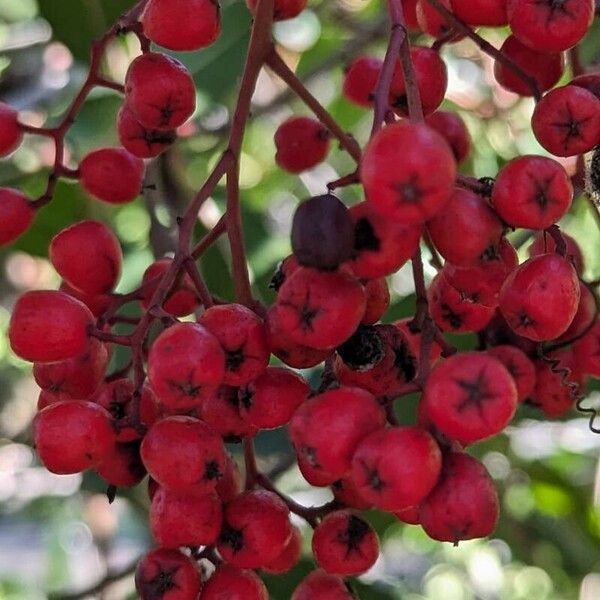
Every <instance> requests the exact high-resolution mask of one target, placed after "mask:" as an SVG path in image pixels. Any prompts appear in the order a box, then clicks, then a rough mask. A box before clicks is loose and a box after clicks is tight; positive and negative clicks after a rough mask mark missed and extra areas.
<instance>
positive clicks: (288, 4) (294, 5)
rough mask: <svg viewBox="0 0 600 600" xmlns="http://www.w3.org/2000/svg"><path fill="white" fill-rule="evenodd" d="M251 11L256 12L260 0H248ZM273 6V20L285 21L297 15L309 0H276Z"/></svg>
mask: <svg viewBox="0 0 600 600" xmlns="http://www.w3.org/2000/svg"><path fill="white" fill-rule="evenodd" d="M246 4H247V5H248V8H249V9H250V11H251V12H255V10H256V6H257V5H258V0H246ZM274 4H275V5H274V7H273V20H275V21H285V20H286V19H293V18H294V17H297V16H298V15H299V14H300V13H301V12H302V11H303V10H304V9H305V8H306V5H307V4H308V0H275V3H274Z"/></svg>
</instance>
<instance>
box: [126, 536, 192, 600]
mask: <svg viewBox="0 0 600 600" xmlns="http://www.w3.org/2000/svg"><path fill="white" fill-rule="evenodd" d="M201 583H202V581H201V578H200V571H199V570H198V567H197V565H196V563H195V562H194V561H193V560H192V559H191V558H189V557H187V556H185V555H184V554H182V553H181V552H179V550H167V549H166V548H158V549H156V550H153V551H152V552H148V554H146V555H145V556H144V557H143V558H142V559H141V560H140V562H139V563H138V566H137V569H136V571H135V587H136V589H137V592H138V594H139V595H140V600H190V598H197V596H198V594H199V593H200V585H201Z"/></svg>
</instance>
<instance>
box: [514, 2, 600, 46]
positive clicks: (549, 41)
mask: <svg viewBox="0 0 600 600" xmlns="http://www.w3.org/2000/svg"><path fill="white" fill-rule="evenodd" d="M594 8H595V6H594V0H541V1H540V0H508V2H507V10H508V22H509V24H510V28H511V30H512V32H513V34H514V35H515V37H517V38H518V39H519V40H520V41H521V42H523V43H524V44H526V45H527V46H529V47H530V48H534V49H535V50H537V51H538V52H560V51H561V50H568V49H569V48H571V47H572V46H575V45H576V44H577V43H578V42H579V41H581V39H582V38H583V37H584V36H585V34H586V33H587V32H588V29H589V28H590V27H591V25H592V21H593V19H594Z"/></svg>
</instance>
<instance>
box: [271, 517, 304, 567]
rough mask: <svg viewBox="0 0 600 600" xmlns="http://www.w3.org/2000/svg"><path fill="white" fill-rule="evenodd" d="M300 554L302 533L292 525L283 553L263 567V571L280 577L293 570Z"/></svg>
mask: <svg viewBox="0 0 600 600" xmlns="http://www.w3.org/2000/svg"><path fill="white" fill-rule="evenodd" d="M301 554H302V533H301V532H300V530H299V529H298V528H297V527H296V526H295V525H293V526H292V535H291V536H290V539H289V540H288V543H287V544H286V545H285V548H284V550H283V552H282V553H281V554H280V555H279V556H278V557H277V558H276V559H275V560H273V561H271V562H270V563H269V564H268V565H265V566H264V567H263V571H265V572H266V573H270V574H272V575H281V574H283V573H287V572H288V571H290V570H291V569H293V568H294V567H295V566H296V564H298V561H299V560H300V555H301Z"/></svg>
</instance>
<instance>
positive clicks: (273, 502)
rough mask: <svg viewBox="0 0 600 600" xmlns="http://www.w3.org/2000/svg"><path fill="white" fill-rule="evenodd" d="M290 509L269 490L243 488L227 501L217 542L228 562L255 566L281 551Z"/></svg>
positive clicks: (286, 537)
mask: <svg viewBox="0 0 600 600" xmlns="http://www.w3.org/2000/svg"><path fill="white" fill-rule="evenodd" d="M289 514H290V511H289V509H288V507H287V506H286V505H285V503H284V502H283V501H282V500H281V499H280V498H279V497H278V496H276V495H275V494H273V493H272V492H268V491H265V490H257V491H252V492H246V493H244V494H242V495H241V496H238V497H237V498H236V499H235V500H233V501H232V502H230V503H229V504H228V505H227V506H226V507H225V511H224V515H223V516H224V523H223V529H222V531H221V536H220V537H219V541H218V543H217V549H218V551H219V554H220V555H221V556H222V557H223V560H225V561H226V562H227V563H229V564H230V565H233V566H235V567H240V568H242V569H256V568H259V567H262V566H265V565H268V564H269V563H270V562H272V561H273V560H275V559H276V558H277V557H278V556H280V555H281V553H282V552H283V550H284V549H285V546H286V544H287V543H288V541H289V539H290V537H291V535H292V526H291V523H290V520H289Z"/></svg>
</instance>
